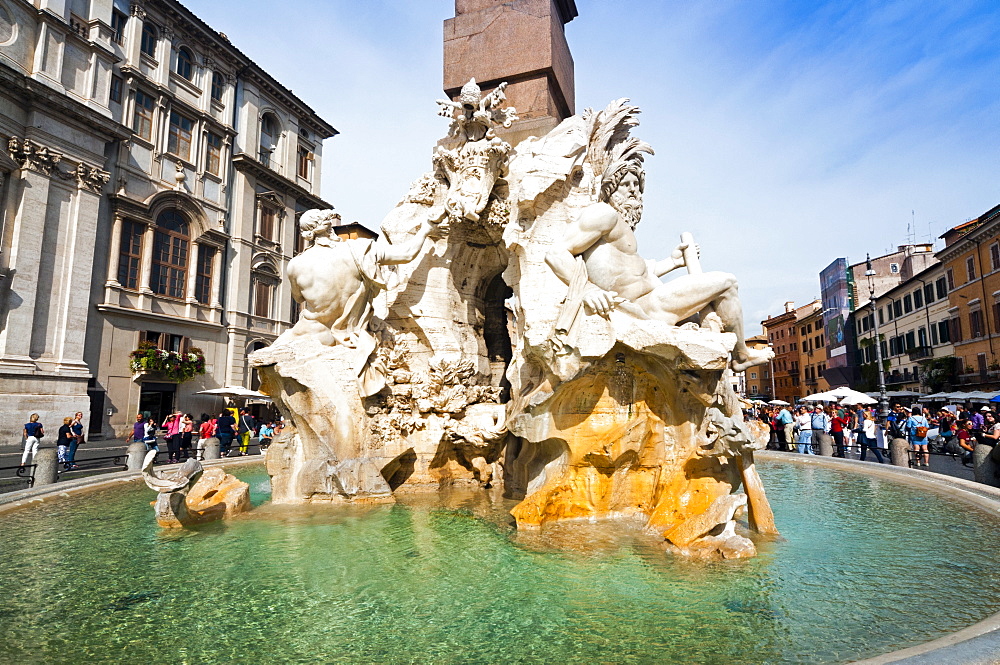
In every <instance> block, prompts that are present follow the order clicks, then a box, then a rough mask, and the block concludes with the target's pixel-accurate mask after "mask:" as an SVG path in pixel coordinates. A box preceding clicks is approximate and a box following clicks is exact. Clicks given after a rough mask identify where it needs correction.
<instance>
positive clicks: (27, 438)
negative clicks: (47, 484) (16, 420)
mask: <svg viewBox="0 0 1000 665" xmlns="http://www.w3.org/2000/svg"><path fill="white" fill-rule="evenodd" d="M43 436H45V428H44V427H42V424H41V423H40V422H38V414H37V413H33V414H31V415H30V416H28V422H27V423H25V425H24V453H23V454H22V455H21V466H25V465H26V464H27V463H28V460H29V459H32V460H34V458H35V454H36V453H37V452H38V443H39V441H40V440H41V438H42V437H43Z"/></svg>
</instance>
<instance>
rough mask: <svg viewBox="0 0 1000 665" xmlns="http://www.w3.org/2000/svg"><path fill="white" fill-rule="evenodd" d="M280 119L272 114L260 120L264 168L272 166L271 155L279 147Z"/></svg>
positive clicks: (261, 157)
mask: <svg viewBox="0 0 1000 665" xmlns="http://www.w3.org/2000/svg"><path fill="white" fill-rule="evenodd" d="M279 133H280V130H279V129H278V119H277V118H275V117H274V115H273V114H271V113H265V114H264V117H262V118H261V119H260V161H261V163H262V164H263V165H264V166H270V165H271V153H273V152H274V150H275V148H277V147H278V135H279Z"/></svg>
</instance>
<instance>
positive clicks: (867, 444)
mask: <svg viewBox="0 0 1000 665" xmlns="http://www.w3.org/2000/svg"><path fill="white" fill-rule="evenodd" d="M862 413H863V415H862V416H861V417H863V418H864V424H863V425H862V430H861V434H860V435H859V436H858V442H859V443H860V444H861V461H862V462H864V461H865V455H866V454H867V453H868V450H869V449H871V451H872V452H874V453H875V457H876V458H878V463H879V464H882V453H881V452H880V451H879V449H878V425H877V424H876V423H875V416H873V415H872V414H871V412H870V411H864V412H862Z"/></svg>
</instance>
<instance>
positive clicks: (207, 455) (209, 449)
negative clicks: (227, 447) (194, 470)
mask: <svg viewBox="0 0 1000 665" xmlns="http://www.w3.org/2000/svg"><path fill="white" fill-rule="evenodd" d="M202 459H203V460H208V459H222V455H221V454H220V453H219V440H218V439H217V438H215V437H214V436H213V437H210V438H208V439H205V448H204V450H203V452H202Z"/></svg>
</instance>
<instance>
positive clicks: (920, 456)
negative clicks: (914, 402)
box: [906, 407, 931, 467]
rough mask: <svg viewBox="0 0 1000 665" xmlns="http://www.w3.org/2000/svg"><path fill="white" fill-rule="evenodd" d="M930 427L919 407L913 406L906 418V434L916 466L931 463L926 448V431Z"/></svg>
mask: <svg viewBox="0 0 1000 665" xmlns="http://www.w3.org/2000/svg"><path fill="white" fill-rule="evenodd" d="M930 427H931V425H930V423H929V422H927V418H925V417H924V415H923V413H921V410H920V407H914V408H913V410H912V411H911V412H910V417H909V418H908V419H907V420H906V436H907V439H909V441H910V446H911V450H913V451H914V453H915V455H914V461H915V462H916V464H917V466H928V467H929V466H930V465H931V456H930V453H929V452H928V450H927V432H928V430H930Z"/></svg>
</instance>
